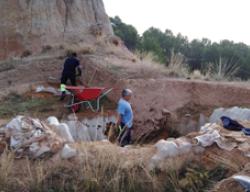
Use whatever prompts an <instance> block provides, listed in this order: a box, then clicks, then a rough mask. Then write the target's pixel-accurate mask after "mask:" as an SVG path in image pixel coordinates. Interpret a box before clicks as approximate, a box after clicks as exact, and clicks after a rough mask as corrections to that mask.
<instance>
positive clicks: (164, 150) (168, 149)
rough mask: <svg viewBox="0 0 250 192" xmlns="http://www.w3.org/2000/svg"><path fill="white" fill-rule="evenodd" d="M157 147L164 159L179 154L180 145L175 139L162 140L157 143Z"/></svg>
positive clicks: (158, 152) (158, 153)
mask: <svg viewBox="0 0 250 192" xmlns="http://www.w3.org/2000/svg"><path fill="white" fill-rule="evenodd" d="M155 147H156V148H157V155H159V157H160V158H163V159H164V158H166V157H174V156H176V155H178V146H177V145H176V143H175V142H173V141H165V140H160V141H159V142H157V143H156V144H155Z"/></svg>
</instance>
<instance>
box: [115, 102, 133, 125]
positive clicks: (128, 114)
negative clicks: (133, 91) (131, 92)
mask: <svg viewBox="0 0 250 192" xmlns="http://www.w3.org/2000/svg"><path fill="white" fill-rule="evenodd" d="M117 112H118V114H119V115H121V121H122V123H124V124H125V125H126V126H127V127H128V128H131V127H132V125H133V111H132V108H131V105H130V103H129V102H127V101H126V100H124V99H123V98H121V99H120V100H119V102H118V108H117Z"/></svg>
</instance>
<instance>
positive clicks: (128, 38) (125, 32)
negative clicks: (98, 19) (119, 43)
mask: <svg viewBox="0 0 250 192" xmlns="http://www.w3.org/2000/svg"><path fill="white" fill-rule="evenodd" d="M110 21H111V24H112V27H113V30H114V33H115V35H117V36H118V37H120V38H121V39H122V40H123V42H124V44H125V45H126V47H127V48H128V49H130V50H132V51H134V50H135V49H136V48H137V47H138V44H139V41H140V37H139V34H138V32H137V30H136V28H135V27H133V26H132V25H127V24H125V23H123V22H122V20H121V19H120V18H119V17H118V16H116V17H114V18H110Z"/></svg>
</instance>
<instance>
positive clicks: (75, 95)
mask: <svg viewBox="0 0 250 192" xmlns="http://www.w3.org/2000/svg"><path fill="white" fill-rule="evenodd" d="M65 88H66V89H67V90H68V91H69V92H70V100H69V102H68V104H67V105H65V107H67V108H69V109H70V110H71V111H73V112H78V111H79V110H80V109H81V105H82V104H84V103H86V104H87V105H88V106H89V107H90V109H91V110H92V111H93V112H97V111H99V109H100V100H101V98H103V97H104V96H106V95H107V94H108V93H110V92H111V91H112V90H113V88H110V89H107V88H103V87H80V86H66V87H65ZM93 101H95V102H96V107H93V105H92V104H91V102H93Z"/></svg>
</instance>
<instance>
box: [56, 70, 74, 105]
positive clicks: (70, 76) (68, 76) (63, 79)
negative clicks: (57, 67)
mask: <svg viewBox="0 0 250 192" xmlns="http://www.w3.org/2000/svg"><path fill="white" fill-rule="evenodd" d="M68 79H69V80H70V82H71V85H73V86H76V76H75V75H74V74H62V77H61V84H64V85H66V83H67V81H68ZM65 96H66V93H65V91H63V92H62V94H61V98H60V100H61V101H62V100H64V98H65Z"/></svg>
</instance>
